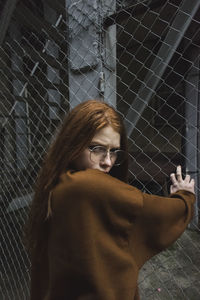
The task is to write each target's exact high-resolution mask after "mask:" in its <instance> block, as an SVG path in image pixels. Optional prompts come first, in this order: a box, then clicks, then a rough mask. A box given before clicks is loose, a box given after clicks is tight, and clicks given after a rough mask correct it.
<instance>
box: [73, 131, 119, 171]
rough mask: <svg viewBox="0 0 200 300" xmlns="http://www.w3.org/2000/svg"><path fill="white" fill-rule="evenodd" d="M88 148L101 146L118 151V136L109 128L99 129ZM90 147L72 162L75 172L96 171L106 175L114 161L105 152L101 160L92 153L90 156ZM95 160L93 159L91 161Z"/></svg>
mask: <svg viewBox="0 0 200 300" xmlns="http://www.w3.org/2000/svg"><path fill="white" fill-rule="evenodd" d="M89 146H103V147H105V148H106V149H107V150H110V149H120V134H119V133H118V132H116V131H115V130H114V129H113V128H112V127H111V126H106V127H104V128H102V129H100V130H99V131H98V132H97V133H96V134H95V135H94V137H93V139H92V141H91V143H90V145H89ZM91 149H92V147H90V148H89V147H87V148H86V149H85V150H84V151H83V152H82V153H81V154H80V155H79V157H78V158H77V159H76V160H75V161H74V162H73V166H74V167H75V169H76V170H85V169H97V170H100V171H103V172H105V173H108V172H109V171H110V170H111V168H112V167H113V165H114V161H113V159H112V157H111V156H110V154H109V151H107V154H106V155H105V156H103V157H101V158H99V156H98V155H97V156H96V157H95V155H94V152H93V154H92V155H91ZM93 158H95V159H93Z"/></svg>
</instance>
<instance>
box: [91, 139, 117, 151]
mask: <svg viewBox="0 0 200 300" xmlns="http://www.w3.org/2000/svg"><path fill="white" fill-rule="evenodd" d="M90 145H91V146H94V145H95V146H103V147H105V148H108V145H106V144H103V143H100V142H95V141H92V142H91V143H90ZM110 149H111V150H119V149H120V147H119V146H116V147H114V146H113V147H112V148H110Z"/></svg>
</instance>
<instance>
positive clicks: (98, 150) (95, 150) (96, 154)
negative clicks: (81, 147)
mask: <svg viewBox="0 0 200 300" xmlns="http://www.w3.org/2000/svg"><path fill="white" fill-rule="evenodd" d="M106 154H107V151H106V148H104V147H102V146H95V147H92V148H90V159H91V161H93V162H99V161H100V160H102V159H103V158H104V157H105V156H106Z"/></svg>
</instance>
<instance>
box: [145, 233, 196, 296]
mask: <svg viewBox="0 0 200 300" xmlns="http://www.w3.org/2000/svg"><path fill="white" fill-rule="evenodd" d="M139 288H140V295H141V300H146V299H148V300H157V299H160V300H168V299H175V300H180V299H181V300H182V299H188V300H199V299H200V232H197V231H192V230H189V229H187V230H186V231H185V232H184V234H183V235H182V236H181V237H180V238H179V240H178V241H177V242H176V243H175V244H174V245H173V246H171V247H170V248H168V249H167V250H166V251H164V252H162V253H160V254H159V255H157V256H155V257H154V258H152V259H151V260H150V261H148V262H147V263H146V264H145V265H144V266H143V268H142V270H141V271H140V277H139Z"/></svg>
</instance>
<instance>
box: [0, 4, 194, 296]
mask: <svg viewBox="0 0 200 300" xmlns="http://www.w3.org/2000/svg"><path fill="white" fill-rule="evenodd" d="M0 32H1V36H0V46H1V47H0V66H1V68H0V72H1V73H0V76H1V80H0V99H1V101H0V164H1V168H0V172H1V181H0V184H1V192H0V299H2V300H3V299H5V300H7V299H8V300H9V299H19V300H21V299H28V297H29V280H30V275H29V270H30V262H29V259H28V257H27V254H26V251H25V250H24V248H23V244H22V232H23V226H24V223H25V222H26V219H27V213H28V210H29V203H30V202H31V199H32V196H33V185H34V182H35V178H36V176H37V173H38V170H39V168H40V165H41V161H42V158H43V155H44V153H45V151H46V149H47V147H48V146H49V144H50V142H51V140H52V139H53V136H54V132H55V130H56V128H57V126H58V125H59V124H60V122H62V118H63V116H64V115H65V114H66V113H67V112H68V110H69V109H70V108H72V107H74V106H75V105H76V104H78V103H80V102H81V101H84V100H88V99H102V100H105V101H107V102H108V103H110V104H111V105H113V106H114V107H116V108H117V110H118V111H119V112H120V113H121V114H122V116H123V118H124V122H125V125H126V128H127V132H128V136H129V150H130V155H131V160H130V170H129V171H130V172H129V175H130V176H129V177H130V178H129V180H130V183H132V184H133V185H135V186H137V187H138V188H140V189H142V190H143V191H145V192H148V193H156V194H159V195H167V193H168V191H169V185H170V181H169V174H170V173H171V172H174V170H175V167H176V166H177V165H178V164H181V165H182V168H183V171H184V174H186V173H187V174H191V176H192V177H193V178H194V179H195V181H196V193H197V204H196V207H195V214H194V218H193V221H192V223H191V224H190V226H189V228H188V229H187V230H186V232H185V233H184V234H183V235H182V237H181V238H180V239H179V240H178V241H177V242H176V243H175V244H174V245H173V246H172V247H170V248H169V249H168V250H166V251H164V252H163V253H161V254H160V255H158V256H156V257H155V258H153V259H152V260H151V261H149V262H148V263H147V264H145V266H144V267H143V269H142V271H141V274H140V279H139V287H140V293H141V299H148V300H149V299H153V300H155V299H164V300H168V299H189V300H197V299H200V284H199V282H200V231H199V226H200V222H199V219H200V218H199V205H200V204H199V189H200V180H199V166H200V147H199V145H200V131H199V125H200V94H199V82H200V80H199V79H200V66H199V63H200V38H199V37H200V1H199V0H192V1H189V0H183V1H179V0H165V1H163V0H159V1H157V0H152V1H151V0H146V1H145V0H144V1H142V0H141V1H139V0H135V1H130V0H126V1H125V0H124V1H123V0H121V1H120V0H93V1H90V0H79V1H72V0H68V1H64V0H57V1H54V0H43V1H42V0H18V1H17V0H7V1H5V0H2V1H0Z"/></svg>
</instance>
